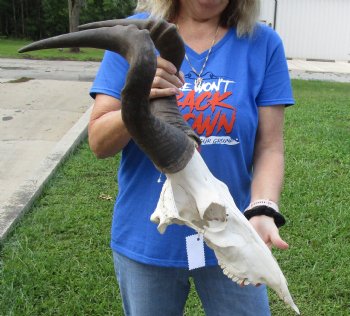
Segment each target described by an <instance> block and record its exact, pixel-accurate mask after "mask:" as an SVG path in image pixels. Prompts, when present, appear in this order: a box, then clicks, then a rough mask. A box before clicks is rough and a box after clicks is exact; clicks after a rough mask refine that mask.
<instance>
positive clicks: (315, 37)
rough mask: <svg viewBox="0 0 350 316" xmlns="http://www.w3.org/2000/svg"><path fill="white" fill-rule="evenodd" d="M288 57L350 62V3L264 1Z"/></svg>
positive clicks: (265, 19) (265, 14) (268, 21)
mask: <svg viewBox="0 0 350 316" xmlns="http://www.w3.org/2000/svg"><path fill="white" fill-rule="evenodd" d="M260 20H261V21H263V22H265V23H266V24H268V25H270V26H271V27H273V28H274V29H275V30H276V31H277V32H278V33H279V35H280V36H281V37H282V39H283V43H284V47H285V50H286V55H287V57H288V58H298V59H309V60H310V59H311V60H327V61H329V60H336V61H348V62H350V0H261V14H260Z"/></svg>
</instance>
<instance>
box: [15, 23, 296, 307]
mask: <svg viewBox="0 0 350 316" xmlns="http://www.w3.org/2000/svg"><path fill="white" fill-rule="evenodd" d="M81 29H83V30H82V31H80V32H76V33H70V34H66V35H61V36H57V37H53V38H50V39H47V40H42V41H38V42H35V43H33V44H30V45H28V46H26V47H24V48H22V49H21V50H20V52H27V51H31V50H39V49H47V48H61V47H94V48H101V49H108V50H111V51H114V52H116V53H119V54H121V55H122V56H123V57H125V58H126V59H127V61H128V62H129V66H130V67H129V71H128V74H127V78H126V83H125V86H124V88H123V91H122V104H123V106H122V118H123V121H124V123H125V126H126V128H127V129H128V131H129V133H130V135H131V136H132V138H133V140H134V141H135V143H136V144H137V145H138V146H139V147H140V148H141V149H142V150H143V151H144V153H145V154H146V155H147V156H148V157H149V158H150V159H151V160H152V162H153V163H154V164H155V166H156V168H157V169H159V170H160V171H161V172H163V173H165V174H166V176H167V180H166V181H165V183H164V186H163V189H162V193H161V196H160V199H159V202H158V205H157V208H156V210H155V211H154V213H153V214H152V216H151V220H152V221H153V222H155V223H157V224H158V230H159V231H160V232H161V233H162V232H164V230H165V229H166V227H167V226H168V225H169V224H172V223H176V224H181V225H182V224H185V225H187V226H189V227H192V228H193V229H195V230H196V231H197V232H198V233H201V234H203V236H204V240H205V241H206V243H207V244H208V246H209V247H211V248H212V249H213V250H214V252H215V254H216V256H217V258H218V262H219V264H220V266H221V267H222V269H223V272H224V273H225V274H226V275H227V276H228V277H229V278H231V279H232V280H233V281H235V282H238V283H241V284H242V283H243V284H249V283H252V284H258V283H265V284H267V285H269V286H270V287H272V288H273V289H274V290H275V291H276V292H277V294H278V295H279V296H280V297H281V298H282V299H283V300H284V301H285V302H286V303H287V304H289V305H290V306H291V307H292V308H293V309H294V310H295V311H296V312H297V313H299V310H298V308H297V306H296V305H295V304H294V302H293V299H292V297H291V295H290V293H289V291H288V287H287V282H286V280H285V278H284V276H283V273H282V271H281V269H280V268H279V266H278V264H277V261H276V260H275V258H274V257H273V256H272V254H271V252H270V250H269V249H268V247H267V246H266V245H265V243H264V242H263V241H262V240H261V238H260V237H259V236H258V234H257V233H256V231H255V230H254V229H253V227H252V226H251V225H250V223H249V222H248V221H247V219H246V218H245V217H244V216H243V215H242V213H241V212H240V211H239V210H238V208H237V207H236V205H235V203H234V201H233V199H232V197H231V195H230V193H229V190H228V188H227V186H226V185H225V184H224V183H222V182H221V181H219V180H218V179H216V178H215V177H214V176H213V175H212V174H211V172H210V171H209V169H208V168H207V166H206V164H205V163H204V161H203V159H202V157H201V156H200V154H199V153H198V152H197V150H196V149H195V148H196V146H197V145H198V144H199V143H200V140H199V137H198V136H197V135H196V134H195V133H194V131H193V130H192V129H191V128H190V127H189V126H188V124H187V123H186V122H185V120H184V119H183V117H182V116H181V114H180V112H179V110H178V107H177V101H176V97H175V96H173V97H165V98H157V99H152V100H150V99H149V94H150V89H151V86H152V82H153V78H154V75H155V72H156V67H157V64H156V54H155V48H157V49H158V51H159V53H160V55H161V56H162V57H163V58H165V59H167V60H169V61H171V62H172V63H173V64H174V65H175V67H176V68H177V69H178V70H179V69H180V65H181V63H182V60H183V58H184V44H183V41H182V39H181V38H180V36H179V35H178V33H177V30H176V27H175V26H174V25H172V24H169V23H167V22H166V21H163V20H129V19H127V20H110V21H104V22H97V23H91V24H88V25H85V26H83V27H81Z"/></svg>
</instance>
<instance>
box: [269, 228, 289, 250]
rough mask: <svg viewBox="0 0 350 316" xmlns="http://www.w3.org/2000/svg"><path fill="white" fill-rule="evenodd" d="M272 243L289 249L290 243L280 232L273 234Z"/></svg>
mask: <svg viewBox="0 0 350 316" xmlns="http://www.w3.org/2000/svg"><path fill="white" fill-rule="evenodd" d="M271 243H272V245H273V246H275V247H276V248H279V249H288V247H289V245H288V244H287V243H286V242H285V241H284V240H283V239H282V238H281V237H280V235H279V233H278V232H275V233H273V234H271Z"/></svg>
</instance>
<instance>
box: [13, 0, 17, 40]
mask: <svg viewBox="0 0 350 316" xmlns="http://www.w3.org/2000/svg"><path fill="white" fill-rule="evenodd" d="M12 10H13V29H14V33H15V37H17V17H16V4H15V0H12Z"/></svg>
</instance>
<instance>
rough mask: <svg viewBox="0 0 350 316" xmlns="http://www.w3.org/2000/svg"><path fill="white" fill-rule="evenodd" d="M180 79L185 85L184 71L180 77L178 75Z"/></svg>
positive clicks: (180, 73)
mask: <svg viewBox="0 0 350 316" xmlns="http://www.w3.org/2000/svg"><path fill="white" fill-rule="evenodd" d="M178 77H179V79H180V80H181V82H182V83H183V84H185V75H184V73H183V72H182V71H180V72H179V75H178Z"/></svg>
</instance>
